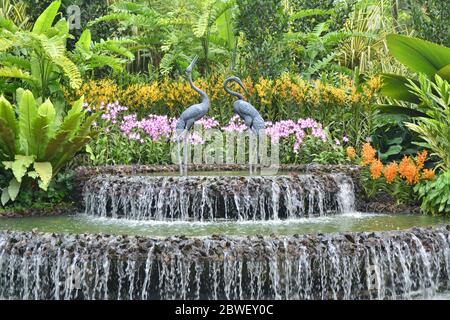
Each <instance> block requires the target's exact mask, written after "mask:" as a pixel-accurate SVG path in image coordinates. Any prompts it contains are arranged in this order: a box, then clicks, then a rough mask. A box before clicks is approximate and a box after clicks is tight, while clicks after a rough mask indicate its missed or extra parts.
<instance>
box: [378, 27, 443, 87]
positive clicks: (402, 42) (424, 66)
mask: <svg viewBox="0 0 450 320" xmlns="http://www.w3.org/2000/svg"><path fill="white" fill-rule="evenodd" d="M386 40H387V45H388V48H389V52H390V53H391V54H392V55H393V56H394V57H395V58H396V59H397V60H398V61H400V62H401V63H403V64H404V65H406V66H407V67H408V68H410V69H411V70H413V71H415V72H418V73H424V74H426V75H427V76H428V77H429V78H430V79H433V77H434V75H435V74H436V73H437V72H438V71H439V70H440V69H442V68H443V67H445V66H447V65H449V64H450V48H447V47H444V46H440V45H438V44H435V43H432V42H429V41H425V40H421V39H417V38H412V37H407V36H403V35H399V34H390V35H388V36H387V37H386Z"/></svg>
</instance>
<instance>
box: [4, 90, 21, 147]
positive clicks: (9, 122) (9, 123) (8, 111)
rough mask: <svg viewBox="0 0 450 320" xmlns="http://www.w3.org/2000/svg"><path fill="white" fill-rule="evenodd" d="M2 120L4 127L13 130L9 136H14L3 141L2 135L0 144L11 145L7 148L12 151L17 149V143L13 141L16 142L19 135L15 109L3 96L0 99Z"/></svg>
mask: <svg viewBox="0 0 450 320" xmlns="http://www.w3.org/2000/svg"><path fill="white" fill-rule="evenodd" d="M0 119H1V120H2V125H3V126H5V127H9V128H10V129H11V130H10V133H9V134H10V135H12V136H10V137H9V138H8V139H6V138H5V139H2V135H1V134H0V142H2V143H3V144H6V143H9V144H10V145H8V146H7V147H8V149H9V150H11V151H12V150H14V149H15V142H14V143H13V141H15V139H16V136H17V134H18V126H17V121H16V115H15V114H14V109H13V107H12V105H11V104H10V103H9V101H8V100H6V99H5V97H3V96H1V97H0Z"/></svg>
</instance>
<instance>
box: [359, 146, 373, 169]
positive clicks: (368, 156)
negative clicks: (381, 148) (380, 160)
mask: <svg viewBox="0 0 450 320" xmlns="http://www.w3.org/2000/svg"><path fill="white" fill-rule="evenodd" d="M375 154H376V151H375V149H374V148H373V147H372V146H371V144H370V143H368V142H367V143H364V144H363V146H362V152H361V155H362V164H363V165H365V166H366V165H368V164H369V163H371V162H372V160H374V159H375Z"/></svg>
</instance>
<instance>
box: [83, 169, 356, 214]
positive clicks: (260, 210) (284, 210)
mask: <svg viewBox="0 0 450 320" xmlns="http://www.w3.org/2000/svg"><path fill="white" fill-rule="evenodd" d="M83 197H84V206H85V212H86V214H89V215H95V216H101V217H123V218H127V219H135V220H150V219H152V220H194V221H215V220H217V219H229V220H268V219H286V218H301V217H308V216H316V215H328V214H336V213H342V212H351V211H354V202H355V195H354V186H353V182H352V179H351V178H350V177H348V176H346V175H344V174H301V175H279V176H250V177H239V176H225V177H219V176H187V177H180V176H125V177H121V176H113V175H99V176H95V177H93V178H91V179H89V180H88V181H87V182H86V183H85V184H84V187H83Z"/></svg>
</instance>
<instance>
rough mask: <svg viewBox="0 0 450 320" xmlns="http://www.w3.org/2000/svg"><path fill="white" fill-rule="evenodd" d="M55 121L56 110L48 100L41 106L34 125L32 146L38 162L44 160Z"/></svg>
mask: <svg viewBox="0 0 450 320" xmlns="http://www.w3.org/2000/svg"><path fill="white" fill-rule="evenodd" d="M54 119H55V108H54V107H53V105H52V103H51V102H50V100H48V99H47V101H45V102H44V103H43V104H41V105H40V106H39V109H38V116H37V117H36V118H35V120H34V121H33V123H32V133H33V140H32V142H33V143H32V145H31V147H32V148H31V152H32V154H34V155H36V158H37V160H43V159H44V153H45V149H46V148H47V143H48V141H49V139H50V136H51V135H52V128H51V125H52V123H53V121H54Z"/></svg>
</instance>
